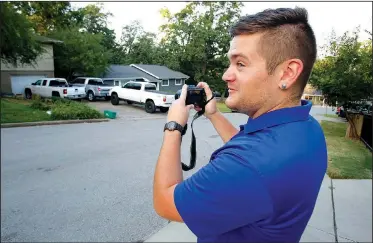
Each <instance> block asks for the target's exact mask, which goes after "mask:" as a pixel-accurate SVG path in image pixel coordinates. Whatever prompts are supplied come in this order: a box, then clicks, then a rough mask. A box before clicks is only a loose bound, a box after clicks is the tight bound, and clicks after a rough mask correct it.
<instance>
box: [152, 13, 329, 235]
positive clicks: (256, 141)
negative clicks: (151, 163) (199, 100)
mask: <svg viewBox="0 0 373 243" xmlns="http://www.w3.org/2000/svg"><path fill="white" fill-rule="evenodd" d="M230 33H231V36H232V40H231V44H230V49H229V52H228V58H229V61H230V65H229V67H228V69H227V70H226V72H225V73H224V75H223V80H224V81H225V82H226V83H227V87H228V89H229V97H228V98H227V100H226V105H227V106H228V107H229V108H231V109H235V110H238V111H239V112H241V113H245V114H247V115H248V116H249V119H248V121H247V123H246V124H244V125H242V126H240V127H239V129H236V128H235V127H234V126H233V125H232V124H231V123H229V121H228V120H227V119H226V118H225V117H224V116H223V115H222V114H221V113H220V112H219V111H218V110H217V108H216V101H215V100H212V101H211V102H209V103H208V104H207V106H206V110H205V116H206V117H207V118H208V119H209V120H210V121H211V123H212V124H213V126H214V127H215V129H216V130H217V132H218V133H219V135H220V136H221V138H222V139H223V141H224V142H225V144H224V146H223V147H221V148H219V149H217V150H216V151H215V152H214V153H213V154H212V156H211V158H210V161H209V163H208V164H207V165H206V166H204V167H203V168H201V169H200V170H199V171H197V172H196V173H195V174H193V175H192V176H191V177H190V178H188V179H186V180H183V175H182V169H181V165H180V142H181V131H178V130H177V129H176V130H174V129H170V128H169V127H171V126H165V127H166V129H165V132H164V141H163V145H162V148H161V151H160V155H159V159H158V162H157V165H156V170H155V177H154V188H153V190H154V208H155V210H156V212H157V213H158V214H159V215H160V216H162V217H164V218H166V219H169V220H172V221H178V222H184V223H185V224H186V225H187V226H188V227H189V229H190V230H191V231H192V232H193V233H194V234H195V235H196V236H197V238H198V242H298V241H299V240H300V238H301V236H302V234H303V232H304V230H305V228H306V225H307V223H308V221H309V219H310V217H311V215H312V212H313V209H314V206H315V203H316V199H317V196H318V193H319V189H320V186H321V183H322V180H323V178H324V175H325V172H326V168H327V149H326V143H325V138H324V134H323V131H322V129H321V127H320V125H319V124H318V122H317V121H316V120H315V119H314V118H313V117H311V116H310V115H309V111H310V109H311V104H310V102H307V101H303V100H301V95H302V93H303V90H304V87H305V85H306V83H307V80H308V79H309V76H310V73H311V70H312V67H313V64H314V62H315V59H316V41H315V37H314V34H313V31H312V29H311V27H310V26H309V24H308V20H307V12H306V10H304V9H301V8H295V9H275V10H266V11H263V12H261V13H258V14H256V15H251V16H245V17H242V18H241V19H240V20H239V21H238V22H237V23H236V24H235V25H234V26H233V27H232V28H231V31H230ZM198 86H199V87H203V88H204V89H205V91H206V94H207V98H208V99H209V98H210V97H212V93H211V90H210V88H209V87H208V84H206V83H199V84H198ZM185 98H186V87H183V90H182V94H181V96H180V98H179V100H177V101H176V102H175V103H174V104H173V105H172V107H171V108H170V110H169V112H168V117H167V120H168V122H176V123H178V124H179V125H180V126H181V127H183V126H185V124H186V123H187V119H188V114H189V111H190V109H191V108H192V106H185Z"/></svg>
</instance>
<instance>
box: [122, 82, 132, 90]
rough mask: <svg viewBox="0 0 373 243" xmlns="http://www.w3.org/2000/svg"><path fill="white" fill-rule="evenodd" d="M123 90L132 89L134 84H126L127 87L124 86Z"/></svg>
mask: <svg viewBox="0 0 373 243" xmlns="http://www.w3.org/2000/svg"><path fill="white" fill-rule="evenodd" d="M123 88H125V89H132V83H126V84H125V85H123Z"/></svg>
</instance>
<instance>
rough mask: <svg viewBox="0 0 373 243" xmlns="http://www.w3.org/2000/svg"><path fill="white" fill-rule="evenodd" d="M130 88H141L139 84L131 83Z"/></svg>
mask: <svg viewBox="0 0 373 243" xmlns="http://www.w3.org/2000/svg"><path fill="white" fill-rule="evenodd" d="M132 89H135V90H140V89H141V84H137V83H132Z"/></svg>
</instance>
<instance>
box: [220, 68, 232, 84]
mask: <svg viewBox="0 0 373 243" xmlns="http://www.w3.org/2000/svg"><path fill="white" fill-rule="evenodd" d="M222 79H223V80H224V81H225V82H232V81H234V80H235V75H234V72H232V70H231V68H230V67H229V68H227V70H225V72H224V74H223V77H222Z"/></svg>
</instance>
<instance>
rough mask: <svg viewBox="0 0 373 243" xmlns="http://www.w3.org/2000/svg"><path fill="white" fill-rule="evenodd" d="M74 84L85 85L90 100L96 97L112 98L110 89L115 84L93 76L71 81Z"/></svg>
mask: <svg viewBox="0 0 373 243" xmlns="http://www.w3.org/2000/svg"><path fill="white" fill-rule="evenodd" d="M69 84H71V85H72V86H78V87H85V92H86V94H87V98H88V100H89V101H95V100H96V98H104V99H105V100H110V95H109V91H110V90H111V89H112V88H113V86H108V85H107V84H104V82H103V81H102V79H100V78H93V77H79V78H76V79H74V80H73V81H71V82H70V83H69Z"/></svg>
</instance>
